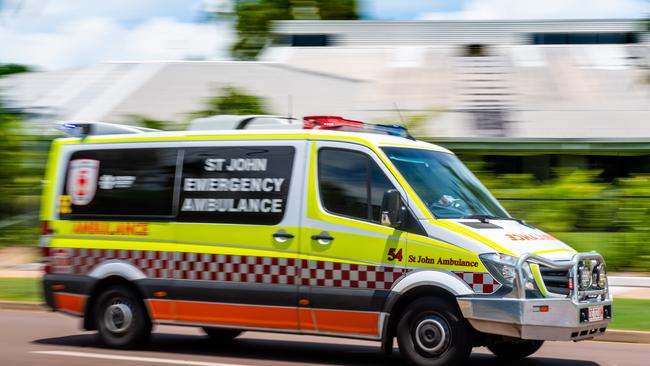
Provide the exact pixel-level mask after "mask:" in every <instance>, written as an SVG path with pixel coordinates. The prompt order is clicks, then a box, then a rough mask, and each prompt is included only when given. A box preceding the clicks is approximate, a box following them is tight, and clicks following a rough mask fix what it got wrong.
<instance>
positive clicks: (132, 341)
mask: <svg viewBox="0 0 650 366" xmlns="http://www.w3.org/2000/svg"><path fill="white" fill-rule="evenodd" d="M93 314H94V319H95V324H96V327H97V336H98V338H99V341H100V342H101V343H103V344H104V345H106V346H108V347H112V348H121V349H132V348H137V347H139V346H142V345H144V344H146V343H147V342H148V341H149V338H150V337H151V320H150V319H149V314H148V313H147V310H146V308H145V306H144V303H143V302H142V299H141V298H140V296H138V295H137V294H136V293H135V292H134V291H133V290H131V289H130V288H128V287H126V286H122V285H117V286H111V287H109V288H107V289H106V290H104V291H103V292H102V293H101V294H100V295H99V297H98V298H97V301H95V306H94V310H93ZM129 315H130V316H129Z"/></svg>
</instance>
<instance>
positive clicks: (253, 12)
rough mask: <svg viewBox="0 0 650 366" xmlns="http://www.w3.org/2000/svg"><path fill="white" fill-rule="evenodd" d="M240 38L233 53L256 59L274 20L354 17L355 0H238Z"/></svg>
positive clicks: (239, 56) (266, 41)
mask: <svg viewBox="0 0 650 366" xmlns="http://www.w3.org/2000/svg"><path fill="white" fill-rule="evenodd" d="M234 12H235V14H234V15H235V16H236V18H237V21H236V25H235V28H236V30H237V37H238V40H237V42H235V43H234V44H233V46H232V48H231V54H232V56H233V57H234V58H236V59H239V60H253V59H255V58H256V57H257V55H258V54H259V52H260V50H261V49H262V48H263V47H264V46H265V45H266V44H267V43H268V42H269V33H270V30H271V22H273V21H275V20H291V19H321V20H355V19H358V18H359V14H358V12H357V1H356V0H310V1H304V0H302V1H298V0H239V1H237V2H236V3H235V7H234Z"/></svg>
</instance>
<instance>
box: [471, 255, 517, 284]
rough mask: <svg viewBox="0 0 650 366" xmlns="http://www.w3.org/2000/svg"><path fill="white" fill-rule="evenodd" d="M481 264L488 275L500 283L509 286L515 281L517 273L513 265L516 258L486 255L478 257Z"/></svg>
mask: <svg viewBox="0 0 650 366" xmlns="http://www.w3.org/2000/svg"><path fill="white" fill-rule="evenodd" d="M479 258H481V262H483V265H484V266H485V268H487V270H488V271H489V272H490V274H491V275H492V276H493V277H494V278H495V279H496V280H497V281H499V282H500V283H502V284H504V285H510V286H512V284H513V283H514V281H515V277H516V276H517V271H516V270H515V265H516V264H517V258H516V257H513V256H511V255H507V254H502V253H488V254H481V255H479Z"/></svg>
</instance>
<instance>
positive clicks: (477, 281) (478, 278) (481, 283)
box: [454, 272, 501, 294]
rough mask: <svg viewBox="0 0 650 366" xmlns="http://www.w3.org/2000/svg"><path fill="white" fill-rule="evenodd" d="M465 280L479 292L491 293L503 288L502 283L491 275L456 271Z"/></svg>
mask: <svg viewBox="0 0 650 366" xmlns="http://www.w3.org/2000/svg"><path fill="white" fill-rule="evenodd" d="M454 273H455V274H456V275H457V276H458V277H460V278H461V279H462V280H463V281H465V282H467V284H468V285H469V287H471V288H472V290H474V292H476V293H478V294H491V293H494V292H495V291H497V290H498V289H499V288H501V284H500V283H499V282H498V281H497V280H495V279H494V277H492V276H490V275H489V274H488V273H482V272H454Z"/></svg>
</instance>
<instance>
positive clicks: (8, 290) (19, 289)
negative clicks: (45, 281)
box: [0, 278, 42, 302]
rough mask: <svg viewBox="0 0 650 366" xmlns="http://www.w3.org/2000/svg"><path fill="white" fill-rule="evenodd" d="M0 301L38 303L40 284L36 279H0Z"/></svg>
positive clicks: (39, 299)
mask: <svg viewBox="0 0 650 366" xmlns="http://www.w3.org/2000/svg"><path fill="white" fill-rule="evenodd" d="M0 300H10V301H30V302H40V301H42V295H41V282H40V280H38V279H36V278H0Z"/></svg>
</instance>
